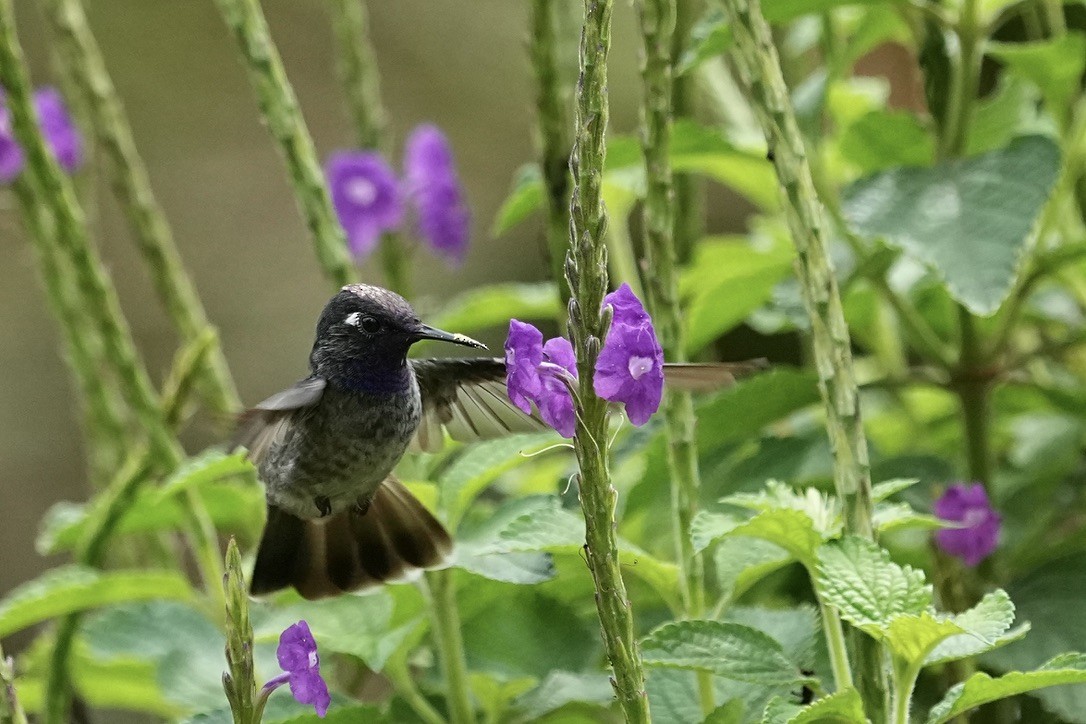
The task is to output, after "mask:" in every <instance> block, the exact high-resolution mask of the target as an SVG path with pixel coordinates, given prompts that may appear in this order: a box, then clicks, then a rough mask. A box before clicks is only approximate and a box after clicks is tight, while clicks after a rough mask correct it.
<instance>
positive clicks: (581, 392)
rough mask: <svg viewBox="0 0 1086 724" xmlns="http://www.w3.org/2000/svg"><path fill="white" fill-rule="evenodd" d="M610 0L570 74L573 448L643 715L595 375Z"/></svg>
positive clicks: (635, 713)
mask: <svg viewBox="0 0 1086 724" xmlns="http://www.w3.org/2000/svg"><path fill="white" fill-rule="evenodd" d="M613 6H614V3H613V0H585V17H584V27H583V28H582V30H581V47H580V78H579V80H578V83H577V102H576V116H575V124H574V128H575V134H574V139H573V153H572V156H571V160H570V167H571V169H572V172H573V183H574V186H573V198H572V201H571V203H570V217H571V224H570V230H571V234H572V238H571V243H570V252H569V255H568V256H567V258H566V264H565V273H566V280H567V281H568V283H569V288H570V292H571V296H572V298H571V300H570V303H569V333H570V337H571V338H572V341H573V346H574V349H575V350H576V353H577V372H578V381H577V400H576V403H575V405H576V410H577V429H576V433H575V435H574V440H573V444H574V450H575V452H576V455H577V464H578V467H579V469H580V472H579V474H578V483H579V492H580V496H579V497H580V500H581V508H582V510H583V512H584V517H585V548H584V551H585V559H586V561H587V563H588V568H589V570H590V571H591V573H592V580H593V582H594V584H595V588H596V609H597V611H598V613H599V617H600V627H601V629H602V632H603V640H604V645H605V647H606V650H607V657H608V659H609V660H610V662H611V666H612V668H613V670H614V676H613V677H612V679H611V682H612V686H613V687H614V690H615V695H616V697H617V698H618V702H619V705H620V706H621V707H622V710H623V713H624V714H625V717H626V720H627V721H628V722H646V721H649V703H648V696H647V695H646V694H645V673H644V670H643V668H642V664H641V656H640V654H639V653H638V650H637V643H636V641H635V640H634V626H633V611H632V610H631V606H630V601H629V599H628V598H627V595H626V585H625V583H624V582H623V580H622V571H621V569H620V568H619V564H618V540H617V535H616V531H615V528H616V522H615V501H616V498H617V495H618V493H617V491H616V490H615V488H614V486H613V485H612V484H611V476H610V471H609V470H608V457H609V451H608V448H607V441H608V435H607V403H606V402H604V401H603V400H601V399H599V398H598V397H597V396H596V393H595V390H594V389H593V385H592V380H593V375H594V371H595V366H596V358H597V357H598V355H599V352H600V346H601V344H602V340H603V338H604V337H605V336H606V334H607V327H608V324H609V322H610V319H609V317H610V312H608V313H607V315H606V316H605V314H604V310H602V309H601V307H602V304H603V297H604V294H605V293H606V292H607V246H606V235H607V214H606V211H605V210H604V206H603V197H602V185H603V183H602V182H603V168H604V156H605V154H606V146H605V138H606V132H607V120H608V104H607V56H608V53H609V51H610V47H611V14H612V10H613Z"/></svg>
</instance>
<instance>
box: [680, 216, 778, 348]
mask: <svg viewBox="0 0 1086 724" xmlns="http://www.w3.org/2000/svg"><path fill="white" fill-rule="evenodd" d="M791 271H792V253H791V250H789V249H787V248H785V247H783V246H777V247H774V248H773V249H770V250H768V251H765V250H758V249H755V248H754V247H753V246H751V245H750V244H749V243H747V242H746V241H745V240H743V241H735V240H731V239H728V238H720V237H710V238H708V239H704V240H702V242H701V243H699V244H698V246H697V248H696V249H695V251H694V259H693V261H692V262H691V264H690V266H689V268H688V269H687V270H686V271H685V272H684V274H683V280H682V287H683V289H684V291H685V292H686V293H687V294H689V295H690V302H689V305H688V309H687V312H686V315H685V319H686V330H687V331H686V347H687V350H688V351H689V352H690V353H694V352H697V351H698V350H700V349H701V348H702V347H704V346H705V345H707V344H709V343H710V342H712V341H713V340H714V339H716V338H717V337H720V336H721V335H722V334H724V333H725V332H728V331H730V330H731V329H734V328H735V327H736V326H738V325H739V324H741V323H742V322H743V320H744V319H746V318H747V316H749V315H750V313H751V312H753V311H754V310H755V309H758V308H759V307H761V306H762V305H763V304H765V303H766V302H767V301H769V299H770V298H771V297H772V295H773V288H774V287H775V286H776V285H777V283H778V282H780V281H781V280H782V279H784V278H785V277H787V276H788V275H789V274H790V273H791Z"/></svg>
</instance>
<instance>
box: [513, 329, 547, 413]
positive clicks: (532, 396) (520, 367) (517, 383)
mask: <svg viewBox="0 0 1086 724" xmlns="http://www.w3.org/2000/svg"><path fill="white" fill-rule="evenodd" d="M542 362H543V333H542V332H540V331H539V330H538V329H536V328H535V327H534V326H533V325H531V324H528V323H527V322H521V321H519V320H516V319H511V320H509V336H508V337H506V340H505V386H506V388H507V389H508V391H509V399H510V400H511V401H512V403H513V404H514V405H516V406H517V407H519V408H520V409H521V410H522V411H523V412H524V413H525V414H527V415H530V414H532V402H533V401H535V400H536V399H538V398H539V395H540V393H541V392H542V390H543V383H542V381H541V380H540V378H539V365H540V363H542Z"/></svg>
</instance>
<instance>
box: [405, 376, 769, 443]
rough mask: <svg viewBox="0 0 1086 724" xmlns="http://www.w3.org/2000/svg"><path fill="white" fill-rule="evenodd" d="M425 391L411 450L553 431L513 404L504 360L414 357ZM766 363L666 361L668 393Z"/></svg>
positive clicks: (728, 380) (723, 381)
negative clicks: (420, 418)
mask: <svg viewBox="0 0 1086 724" xmlns="http://www.w3.org/2000/svg"><path fill="white" fill-rule="evenodd" d="M410 362H411V365H412V367H414V369H415V376H416V377H417V378H418V381H419V389H420V390H421V392H422V421H421V423H420V424H419V429H418V432H417V433H415V439H414V440H413V441H412V443H411V445H412V449H414V450H423V451H425V452H435V451H438V450H440V449H441V447H442V445H443V444H444V442H445V435H444V432H443V431H444V430H448V432H449V436H450V437H451V438H452V439H453V440H459V441H461V442H475V441H478V440H489V439H492V438H496V437H503V436H505V435H512V434H516V433H524V432H539V431H541V430H549V429H550V428H549V427H548V425H547V424H546V423H545V422H543V420H542V419H540V418H539V417H538V416H537V415H536V414H535V413H534V412H533V413H532V414H531V415H526V414H524V412H523V411H522V410H521V409H520V408H518V407H517V406H516V405H514V404H513V403H512V402H511V401H510V400H509V393H508V391H507V389H506V386H505V360H504V359H501V358H500V357H470V358H447V359H413V360H410ZM765 367H766V362H765V360H754V361H752V362H737V363H710V364H687V363H679V364H672V363H665V364H664V381H665V382H666V383H667V386H668V388H669V389H673V390H680V391H683V392H711V391H713V390H719V389H721V388H723V387H728V386H729V385H731V384H734V383H735V380H736V378H737V377H742V376H744V375H747V374H750V373H752V372H755V371H757V370H760V369H765Z"/></svg>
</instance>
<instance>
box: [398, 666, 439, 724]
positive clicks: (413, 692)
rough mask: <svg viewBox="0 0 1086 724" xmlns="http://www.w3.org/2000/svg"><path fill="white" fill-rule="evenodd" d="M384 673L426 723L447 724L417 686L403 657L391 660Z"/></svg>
mask: <svg viewBox="0 0 1086 724" xmlns="http://www.w3.org/2000/svg"><path fill="white" fill-rule="evenodd" d="M384 673H385V675H386V676H387V677H388V678H389V680H390V681H391V682H392V686H393V687H394V688H395V689H396V693H397V694H399V695H400V697H401V698H402V699H403V700H404V701H405V702H407V705H408V706H410V707H411V710H412V711H414V712H415V713H416V714H417V715H418V717H419V719H422V721H423V722H425V724H445V717H443V716H441V713H440V712H439V711H438V710H437V709H435V708H434V707H433V705H432V704H431V703H430V702H429V701H427V700H426V697H425V696H423V695H422V693H421V692H420V691H419V689H418V687H417V686H415V680H414V679H412V678H411V672H410V671H408V670H407V665H406V664H405V663H404V662H403V661H402V660H401V659H399V658H397V659H396V660H394V661H390V662H389V663H388V664H387V665H386V666H385V672H384Z"/></svg>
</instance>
